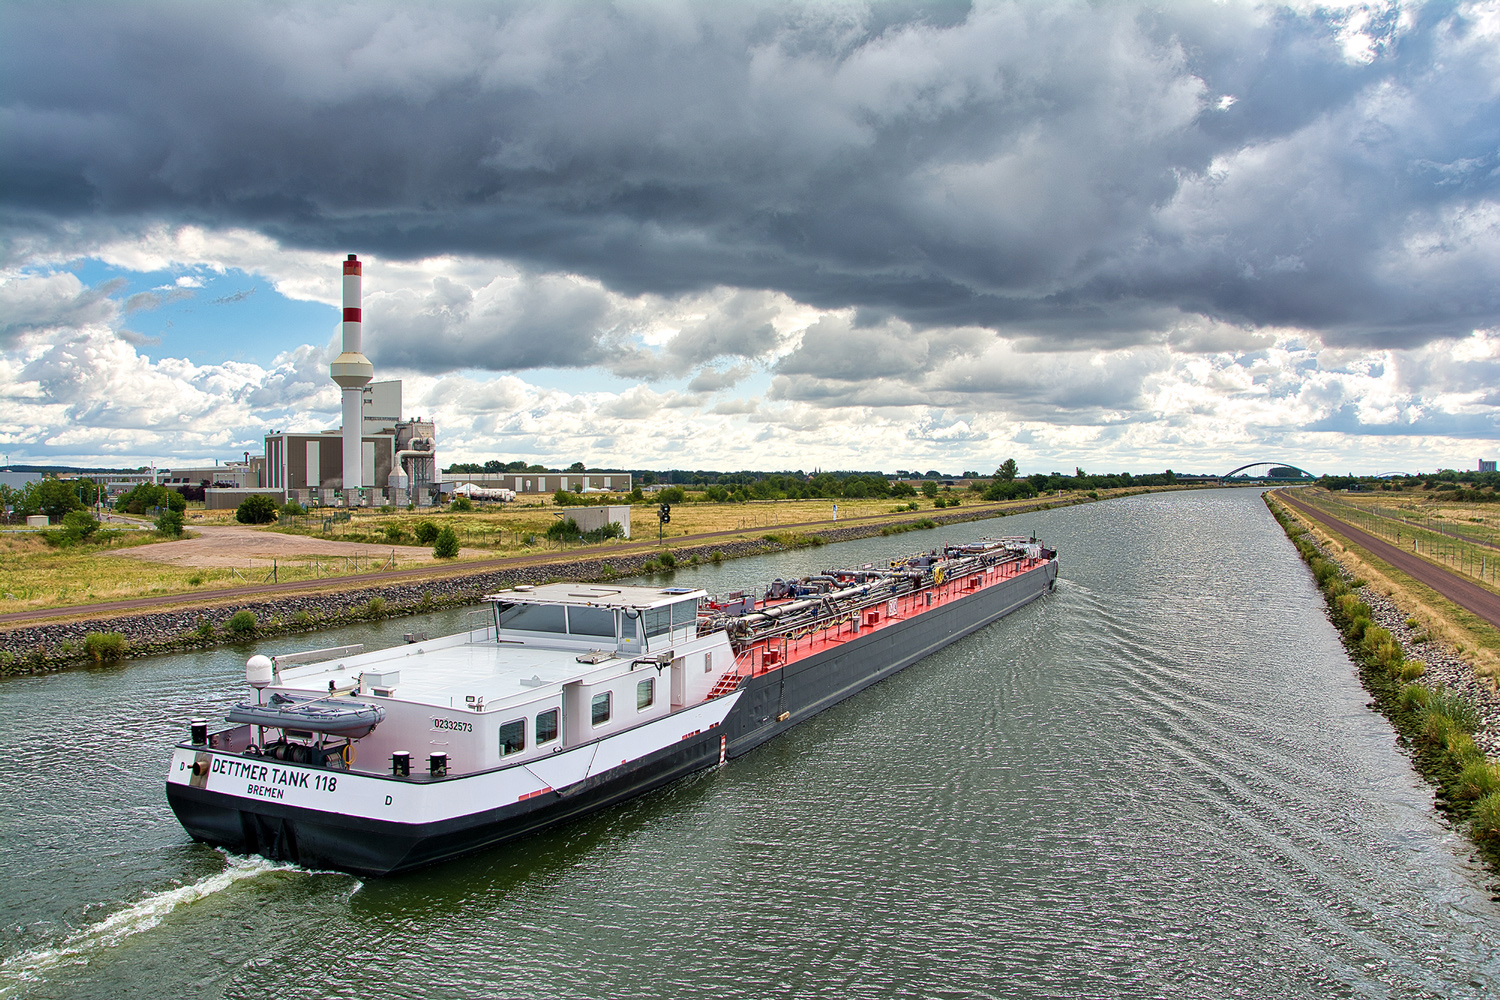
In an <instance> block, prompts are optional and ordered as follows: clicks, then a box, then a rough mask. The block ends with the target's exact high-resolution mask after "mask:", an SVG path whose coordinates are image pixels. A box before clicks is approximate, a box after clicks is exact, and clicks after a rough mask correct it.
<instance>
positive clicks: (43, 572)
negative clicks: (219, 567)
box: [0, 532, 228, 611]
mask: <svg viewBox="0 0 1500 1000" xmlns="http://www.w3.org/2000/svg"><path fill="white" fill-rule="evenodd" d="M158 540H159V539H157V538H156V536H155V535H154V534H152V533H148V532H132V533H129V534H122V535H121V536H120V537H118V538H116V539H114V540H112V541H109V542H107V543H105V544H102V545H75V546H73V547H71V548H65V549H61V548H53V547H52V546H50V545H48V544H47V543H46V542H45V541H43V540H42V537H41V536H40V535H39V534H35V533H21V532H14V533H10V532H8V533H6V534H4V535H0V581H3V583H0V610H4V611H24V610H26V609H27V608H38V607H53V606H56V605H67V604H89V603H92V602H94V601H117V600H123V599H125V598H130V597H145V596H149V595H152V594H176V593H182V592H185V591H189V590H192V589H194V585H193V584H191V583H189V582H188V581H189V578H191V577H192V576H193V575H194V574H195V573H198V572H199V571H198V570H194V569H191V568H187V567H180V566H162V565H158V564H156V563H148V562H142V561H140V560H137V559H116V558H108V557H106V556H105V553H108V552H117V551H119V550H120V549H124V548H130V547H132V546H137V545H146V544H149V543H152V542H155V541H158ZM225 575H228V574H225Z"/></svg>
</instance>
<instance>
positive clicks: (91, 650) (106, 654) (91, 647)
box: [83, 632, 129, 663]
mask: <svg viewBox="0 0 1500 1000" xmlns="http://www.w3.org/2000/svg"><path fill="white" fill-rule="evenodd" d="M128 645H129V643H127V642H126V641H125V637H124V636H123V635H121V634H120V633H119V632H90V633H89V634H88V635H86V636H84V637H83V651H84V653H85V654H87V656H88V658H89V659H91V660H93V661H94V662H95V663H113V662H114V661H115V660H118V659H120V657H122V656H124V655H125V648H126V647H127V646H128Z"/></svg>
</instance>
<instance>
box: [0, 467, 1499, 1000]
mask: <svg viewBox="0 0 1500 1000" xmlns="http://www.w3.org/2000/svg"><path fill="white" fill-rule="evenodd" d="M1032 531H1035V532H1036V533H1037V534H1039V535H1040V536H1041V537H1043V538H1044V539H1045V540H1046V541H1048V542H1049V543H1052V544H1055V545H1056V546H1057V548H1058V549H1059V550H1060V552H1061V564H1062V575H1061V579H1060V581H1059V584H1058V587H1057V590H1056V592H1055V593H1054V594H1052V595H1050V596H1049V597H1047V598H1045V599H1043V600H1041V601H1038V602H1036V603H1034V604H1032V605H1030V606H1028V607H1026V608H1024V609H1022V610H1021V611H1019V612H1017V613H1016V614H1014V615H1012V616H1011V617H1009V618H1007V619H1005V620H1003V621H1001V622H999V623H997V624H995V625H993V626H991V627H989V628H987V629H985V630H983V631H981V632H979V633H976V634H975V635H973V636H971V637H969V638H967V639H965V640H963V641H961V642H959V643H957V644H955V645H954V646H952V647H950V648H948V649H947V650H945V651H943V652H942V653H939V654H937V655H935V656H932V657H930V658H928V659H927V660H925V661H923V662H921V663H919V664H916V665H914V666H912V667H911V668H909V669H907V670H906V671H904V672H903V673H901V674H900V675H898V676H896V677H895V678H892V679H890V680H888V681H886V682H884V683H882V684H880V685H877V686H876V687H874V688H872V689H870V690H868V691H866V692H864V693H863V694H861V695H859V696H857V697H855V698H853V699H851V700H849V701H847V702H845V703H843V704H842V705H839V706H838V707H836V708H834V709H831V710H829V711H828V712H825V713H824V714H822V715H820V716H818V717H817V718H816V719H814V720H812V721H810V722H808V723H805V724H804V725H802V726H800V727H798V728H797V729H796V730H793V731H792V732H791V733H789V734H788V735H786V736H784V737H782V738H781V739H779V740H777V741H775V742H773V743H771V744H768V745H767V746H765V747H763V748H761V749H759V750H757V751H755V752H754V753H752V754H750V755H748V756H746V757H744V758H741V759H740V760H737V761H734V762H732V763H731V764H730V765H729V766H728V767H725V768H721V769H715V770H712V771H709V772H704V773H701V774H699V775H697V776H695V777H692V778H689V779H687V780H685V781H682V782H679V783H678V784H676V785H674V786H671V787H669V788H667V789H664V790H662V791H660V792H658V793H655V794H652V795H650V796H646V797H644V798H641V799H637V800H635V801H634V802H631V803H629V804H626V805H624V806H621V807H619V808H615V809H612V810H609V811H607V812H604V813H600V814H597V815H595V816H593V817H591V818H588V819H586V820H583V821H580V822H578V823H575V824H573V825H569V826H566V827H564V828H561V829H557V830H554V831H551V832H548V833H545V834H542V835H539V836H536V837H533V838H531V839H529V840H527V841H524V842H522V843H519V844H514V845H510V846H506V847H503V848H499V849H495V850H492V851H490V852H487V853H484V854H480V855H477V856H474V857H471V858H469V859H465V860H462V861H459V862H455V863H451V864H447V865H443V866H440V867H437V868H432V869H429V870H425V871H420V872H417V873H414V874H411V875H408V876H403V877H396V878H389V879H370V880H364V881H361V880H359V879H355V878H352V877H350V876H347V875H343V874H338V873H330V872H310V871H303V870H300V869H296V868H290V867H286V866H281V865H273V864H269V863H266V862H264V861H260V860H257V859H246V858H238V857H229V856H226V855H224V854H222V853H220V852H218V851H216V850H213V849H211V848H208V847H204V846H201V845H197V844H194V843H192V842H191V841H190V840H189V839H188V838H187V837H186V836H185V835H184V834H183V832H182V831H181V829H180V828H179V827H178V826H177V824H176V822H175V821H174V820H173V818H172V816H171V813H170V811H169V810H168V808H167V806H166V803H165V800H164V798H163V793H162V782H163V777H164V774H165V768H166V761H167V759H168V747H169V745H170V744H171V743H172V742H174V741H175V740H176V739H177V738H179V736H180V735H181V733H182V723H183V721H184V720H186V719H187V718H189V717H190V716H193V715H201V714H206V713H205V711H204V710H205V707H206V706H212V707H213V708H215V709H217V708H223V707H224V706H226V705H227V704H229V703H230V702H231V701H232V700H236V699H238V698H239V697H240V696H241V691H242V689H243V663H244V659H245V657H246V656H247V655H249V653H250V652H251V651H252V649H253V648H254V647H246V648H241V649H233V650H220V651H213V652H205V653H200V654H188V655H180V656H170V657H161V658H156V659H151V660H145V661H139V662H132V663H129V664H125V665H122V666H119V667H116V668H112V669H105V670H93V671H78V672H72V673H66V674H60V675H55V676H50V677H38V678H19V679H14V680H8V681H4V682H0V802H3V810H0V845H3V851H0V934H3V937H0V996H4V997H11V996H18V997H35V998H41V997H98V998H117V997H137V996H140V997H233V998H240V997H243V998H255V1000H264V998H284V1000H294V998H304V997H306V998H322V997H331V996H348V997H353V996H362V997H365V996H368V997H375V996H379V997H411V998H446V997H475V996H485V997H508V996H513V997H623V996H629V997H686V996H712V997H756V998H759V997H766V996H772V995H775V996H796V997H837V998H843V997H1007V998H1010V997H1225V996H1244V997H1317V998H1326V997H1434V998H1437V997H1443V998H1449V997H1476V998H1477V997H1494V996H1497V995H1500V954H1497V945H1500V903H1497V902H1495V900H1494V899H1493V898H1492V891H1493V888H1494V885H1493V880H1492V879H1491V877H1490V876H1488V875H1487V874H1486V873H1485V871H1484V870H1483V869H1482V868H1481V867H1480V866H1479V865H1478V864H1477V863H1476V861H1475V860H1474V859H1473V858H1472V856H1471V851H1470V849H1469V847H1468V845H1467V844H1466V842H1465V841H1464V840H1463V838H1462V837H1461V836H1459V835H1458V834H1457V833H1456V832H1455V831H1453V830H1452V829H1450V828H1449V826H1448V825H1447V824H1446V823H1445V822H1444V821H1443V820H1442V819H1441V818H1439V817H1438V816H1437V815H1436V814H1435V813H1434V811H1433V808H1432V795H1431V792H1430V790H1429V789H1428V788H1427V787H1426V786H1424V785H1423V784H1422V783H1421V781H1420V780H1418V779H1417V778H1416V777H1415V776H1414V774H1413V772H1412V770H1411V768H1410V766H1409V764H1408V761H1407V759H1406V758H1405V757H1404V756H1403V754H1402V753H1401V751H1400V750H1399V749H1398V748H1397V747H1396V745H1395V739H1394V736H1393V733H1392V731H1391V729H1390V728H1389V726H1388V725H1387V724H1386V723H1385V722H1384V721H1383V720H1382V719H1381V718H1380V717H1378V716H1376V715H1375V714H1373V713H1372V712H1371V711H1370V710H1369V709H1368V708H1366V701H1367V699H1366V696H1365V695H1364V694H1363V692H1362V691H1361V689H1360V687H1359V684H1358V681H1357V679H1356V677H1355V672H1354V668H1353V666H1352V665H1351V663H1350V662H1349V660H1348V659H1347V657H1346V656H1345V654H1344V652H1343V650H1342V648H1341V647H1340V645H1339V641H1338V638H1337V636H1336V635H1335V633H1334V630H1333V629H1332V628H1331V627H1330V626H1329V624H1328V622H1327V620H1326V619H1325V617H1324V615H1323V610H1322V604H1321V601H1320V599H1319V596H1318V594H1317V592H1316V590H1315V589H1314V588H1313V586H1312V584H1311V582H1310V580H1309V578H1308V575H1307V572H1306V570H1305V569H1304V568H1303V565H1302V564H1301V562H1299V561H1298V559H1297V556H1296V554H1295V552H1294V551H1293V549H1292V547H1291V545H1290V544H1289V543H1288V542H1287V541H1286V539H1285V538H1284V536H1283V535H1282V533H1281V531H1280V529H1279V528H1278V527H1277V526H1276V524H1275V522H1274V521H1273V520H1272V519H1271V517H1270V516H1269V514H1268V513H1267V511H1266V510H1265V507H1264V506H1263V504H1262V503H1261V500H1260V498H1259V496H1258V494H1257V493H1255V492H1254V491H1250V490H1223V491H1214V492H1195V493H1182V494H1161V495H1151V496H1140V497H1132V498H1128V499H1123V500H1115V501H1110V502H1107V503H1100V504H1096V505H1092V506H1088V507H1083V508H1074V509H1068V510H1058V511H1047V512H1040V513H1036V514H1028V515H1023V516H1019V517H1015V518H1011V519H1007V520H1001V521H988V522H980V523H978V524H968V525H959V526H955V527H952V528H945V529H939V530H936V531H930V532H913V533H910V534H904V535H898V536H894V537H891V538H875V539H868V540H865V541H861V542H851V543H846V544H843V545H840V546H830V547H826V548H821V549H811V550H803V551H801V552H797V553H790V554H786V555H780V556H775V557H767V558H758V559H752V560H741V561H737V562H733V563H725V564H724V565H722V566H719V567H703V568H700V569H694V570H685V571H681V572H678V573H677V574H676V575H675V577H673V579H672V582H673V583H674V584H676V585H695V586H704V587H706V588H708V589H709V590H711V591H722V590H728V589H732V588H735V587H738V586H744V585H748V584H751V583H764V582H766V581H768V580H769V579H770V578H772V577H774V576H778V575H786V574H791V573H801V572H806V571H809V570H816V569H820V568H823V567H824V566H826V565H833V564H837V565H854V564H859V563H864V562H872V561H877V560H883V559H887V558H889V557H891V556H894V555H900V554H904V553H907V552H909V551H913V550H915V549H917V548H920V547H931V546H932V545H934V544H936V543H938V542H939V541H940V540H957V539H966V538H972V537H976V536H978V535H980V534H982V533H986V532H989V533H1007V534H1011V533H1021V532H1025V533H1030V532H1032ZM465 617H466V616H465V615H464V614H463V613H462V612H449V613H445V614H442V615H434V616H432V617H431V618H430V619H428V620H427V621H420V620H414V619H402V620H398V621H393V622H387V623H383V624H380V625H371V626H365V627H361V628H351V629H346V630H341V631H338V632H334V633H325V634H324V635H321V636H318V637H316V638H314V639H312V640H310V641H311V642H314V643H317V644H321V645H333V644H336V643H343V642H351V641H362V642H366V643H369V644H376V643H386V644H394V643H398V642H400V641H401V633H403V632H406V631H409V630H412V629H414V628H425V629H427V630H428V631H431V632H433V633H434V634H437V633H439V632H445V631H455V630H457V629H460V628H462V627H463V625H464V622H465ZM294 644H296V640H290V641H289V640H285V639H282V640H277V641H275V642H268V643H265V644H264V649H265V651H269V652H276V651H278V650H285V649H286V648H288V646H289V645H294Z"/></svg>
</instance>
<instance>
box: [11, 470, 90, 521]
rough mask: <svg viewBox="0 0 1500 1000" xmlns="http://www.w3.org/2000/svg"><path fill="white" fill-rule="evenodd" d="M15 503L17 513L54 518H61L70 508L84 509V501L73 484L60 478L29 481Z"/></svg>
mask: <svg viewBox="0 0 1500 1000" xmlns="http://www.w3.org/2000/svg"><path fill="white" fill-rule="evenodd" d="M15 505H16V513H17V514H23V515H31V514H46V515H47V516H48V517H50V518H52V519H53V520H61V519H62V517H63V515H65V514H67V513H68V511H70V510H82V509H83V501H82V500H79V499H78V494H77V493H76V492H75V491H74V489H73V484H72V483H65V482H63V481H62V480H60V479H43V480H42V481H41V482H36V483H27V484H26V485H25V486H24V487H22V488H21V493H20V496H18V497H16V500H15Z"/></svg>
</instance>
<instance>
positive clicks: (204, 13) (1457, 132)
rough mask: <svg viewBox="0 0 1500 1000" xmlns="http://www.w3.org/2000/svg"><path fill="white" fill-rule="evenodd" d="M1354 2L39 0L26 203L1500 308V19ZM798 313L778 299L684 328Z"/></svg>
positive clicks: (1037, 309)
mask: <svg viewBox="0 0 1500 1000" xmlns="http://www.w3.org/2000/svg"><path fill="white" fill-rule="evenodd" d="M1350 16H1353V15H1350ZM1360 16H1363V15H1360ZM1344 18H1345V15H1341V14H1337V13H1328V12H1323V11H1320V12H1314V13H1296V12H1290V11H1277V10H1268V11H1258V10H1253V9H1248V8H1244V7H1237V6H1225V5H1220V4H1204V5H1201V6H1190V5H1176V4H1174V5H1169V6H1167V7H1166V8H1165V9H1156V8H1151V7H1141V8H1139V9H1137V8H1132V7H1129V6H1127V5H1125V4H1102V5H1085V4H1072V5H1054V4H1035V3H1019V4H976V5H975V6H974V7H973V8H972V9H971V8H968V7H966V6H965V5H962V4H951V3H945V4H923V3H908V4H870V5H859V4H842V5H832V4H808V5H806V6H801V7H799V6H791V5H774V6H773V5H760V6H752V5H749V4H738V3H736V4H702V5H685V4H668V3H660V4H641V5H621V6H617V7H607V6H602V5H600V4H592V3H588V4H566V3H557V4H544V3H543V4H506V5H496V4H477V3H476V4H459V3H450V4H441V5H432V6H430V7H425V8H417V7H414V6H412V5H388V4H365V5H353V4H348V5H317V6H313V5H308V6H305V7H288V6H284V5H275V6H265V5H252V4H215V5H198V4H193V5H189V4H166V5H161V4H158V5H146V4H112V5H100V4H89V5H86V6H78V5H69V4H8V5H6V6H5V7H4V8H3V9H0V38H3V39H4V41H3V42H0V44H3V46H4V49H5V53H4V54H5V58H4V59H3V60H0V132H3V134H4V135H5V136H6V141H5V142H4V143H3V144H0V212H3V213H4V220H5V223H6V225H7V228H9V229H10V230H12V231H13V232H17V233H27V234H28V238H31V239H35V240H45V239H46V232H47V231H48V230H50V229H52V228H55V227H57V226H59V225H64V224H73V225H78V224H83V223H84V222H87V221H89V220H97V219H98V218H100V217H110V218H114V219H117V220H120V222H121V224H122V225H123V224H126V223H130V222H139V221H141V220H152V219H162V220H166V221H190V222H196V223H200V224H205V225H209V226H219V225H248V226H252V227H255V228H257V229H259V230H261V231H263V232H266V233H269V234H271V235H273V236H275V237H277V238H279V239H281V240H283V241H285V242H287V243H289V244H292V245H302V246H309V247H318V248H330V249H335V248H336V249H343V248H348V247H359V248H363V249H364V250H366V251H367V252H372V253H377V254H384V255H387V256H393V257H414V256H422V255H428V254H434V253H447V252H451V253H462V254H476V255H492V256H500V257H506V258H510V259H514V260H518V261H521V262H523V263H524V264H525V265H526V266H527V267H528V268H530V269H533V270H536V271H541V272H546V271H560V272H568V273H574V274H583V275H588V276H592V277H597V278H599V279H600V280H602V281H603V282H605V283H606V284H607V285H608V286H610V287H611V288H614V289H616V290H619V291H623V292H628V293H637V292H657V293H663V294H674V293H678V292H684V291H694V290H700V289H703V288H707V287H711V286H715V285H729V286H733V287H738V288H746V289H775V290H779V291H782V292H785V293H787V294H788V295H790V296H792V297H793V298H795V299H797V300H799V301H802V302H805V303H809V304H813V305H817V306H823V307H835V306H839V307H842V306H857V307H862V308H867V309H874V310H876V311H879V312H885V313H888V314H890V315H892V316H894V317H898V318H900V319H901V320H903V321H905V322H907V323H910V324H913V325H916V326H918V327H922V326H931V325H949V326H982V327H989V328H992V329H996V330H1003V331H1006V332H1010V333H1014V332H1019V333H1023V334H1026V335H1029V336H1034V337H1037V338H1040V339H1042V340H1044V341H1046V342H1048V343H1050V344H1062V345H1073V346H1085V345H1100V344H1115V345H1118V344H1125V343H1132V342H1141V341H1144V340H1148V339H1150V336H1151V335H1152V333H1153V331H1158V330H1160V329H1161V325H1160V323H1161V317H1162V316H1163V315H1176V314H1178V313H1180V312H1187V313H1201V314H1204V315H1207V316H1210V317H1213V318H1215V319H1217V320H1221V321H1224V322H1226V323H1230V324H1245V325H1249V326H1255V325H1261V324H1278V325H1293V326H1305V327H1310V328H1314V329H1317V330H1320V331H1323V332H1324V334H1325V335H1326V337H1327V339H1329V341H1330V342H1331V343H1351V344H1353V343H1363V344H1370V343H1373V344H1384V345H1397V344H1403V345H1409V344H1414V343H1420V342H1422V341H1424V340H1428V339H1431V338H1435V337H1447V336H1454V335H1457V334H1462V333H1466V332H1467V331H1469V330H1471V329H1473V328H1474V327H1476V326H1485V325H1491V324H1494V323H1495V322H1496V317H1497V313H1500V301H1497V298H1496V295H1495V292H1494V287H1495V282H1494V277H1495V271H1496V266H1497V260H1500V250H1497V237H1496V235H1495V222H1494V218H1495V214H1494V213H1495V199H1496V191H1497V186H1500V170H1497V166H1500V153H1497V150H1500V106H1497V98H1496V96H1495V95H1496V88H1495V87H1494V81H1495V79H1496V75H1497V73H1496V56H1495V48H1496V47H1495V44H1494V39H1493V38H1486V37H1483V36H1482V32H1481V31H1479V30H1478V29H1479V28H1480V27H1481V26H1480V25H1478V24H1476V23H1475V22H1473V21H1472V20H1471V19H1470V18H1469V17H1468V15H1466V14H1465V13H1464V12H1463V11H1462V9H1461V8H1456V7H1452V6H1446V5H1433V6H1432V7H1414V8H1412V9H1410V10H1409V11H1407V12H1405V13H1404V14H1403V13H1400V12H1398V11H1397V9H1396V8H1394V7H1392V8H1387V9H1381V10H1377V11H1376V12H1375V13H1374V15H1373V16H1372V17H1370V18H1369V22H1368V24H1366V25H1364V27H1363V32H1364V34H1365V36H1367V37H1366V38H1365V41H1364V42H1359V41H1358V39H1355V40H1354V41H1353V42H1351V37H1350V36H1351V32H1350V24H1348V23H1345V20H1344ZM1361 45H1363V46H1364V47H1365V48H1366V49H1368V58H1351V57H1350V56H1349V54H1348V53H1349V52H1350V51H1353V50H1356V49H1358V48H1360V47H1361ZM542 312H544V313H545V312H546V310H545V309H543V310H542ZM749 312H751V313H753V312H754V310H753V309H751V310H749ZM552 315H553V318H567V319H569V320H577V319H582V318H586V317H580V316H576V315H575V316H569V317H560V316H559V315H558V314H557V313H553V314H552ZM413 324H414V325H413V326H412V327H411V328H412V329H413V331H414V332H417V333H421V331H422V330H423V329H425V328H424V327H422V325H421V323H420V322H418V321H417V318H416V317H414V318H413ZM510 329H513V330H514V331H516V333H515V336H514V337H511V335H510V334H495V335H494V337H496V338H499V340H498V341H496V342H495V343H494V344H493V345H492V346H495V348H496V351H497V357H503V358H505V359H509V360H514V359H516V358H521V359H523V360H525V359H530V362H531V363H543V364H556V363H561V360H560V359H564V358H573V359H576V360H578V361H582V362H585V363H586V362H587V361H588V359H589V356H590V355H589V352H590V350H591V348H590V347H589V346H588V345H587V344H583V343H580V342H577V341H576V340H569V339H560V340H559V339H553V338H552V337H551V334H550V333H549V331H551V330H553V329H555V327H553V326H549V325H548V321H547V319H546V318H545V317H543V318H541V319H539V320H538V321H537V322H536V323H534V324H532V325H530V326H525V327H513V328H510ZM768 335H769V328H767V327H765V326H764V325H763V324H760V323H757V322H755V321H754V317H753V316H750V315H747V317H746V321H745V322H744V323H742V324H739V325H738V326H736V327H735V328H734V329H729V330H726V331H723V333H722V335H720V333H718V332H716V331H713V330H697V331H688V332H685V333H684V334H683V335H681V337H680V343H679V344H677V345H676V347H678V348H680V351H681V356H680V357H676V358H674V359H672V360H673V363H675V364H676V365H678V366H679V367H691V366H692V365H693V364H695V363H704V362H707V361H709V360H711V359H712V358H713V357H731V358H732V357H738V356H750V355H749V354H747V351H748V350H749V347H748V346H747V345H757V344H760V343H761V342H762V339H763V338H764V337H766V336H768ZM508 337H510V338H511V339H508V340H507V339H506V338H508ZM381 349H382V350H383V351H387V352H390V353H389V355H388V359H389V360H390V361H391V362H392V363H394V362H396V361H397V360H398V357H399V355H400V353H401V350H402V348H401V346H400V345H399V344H382V345H381ZM412 353H413V354H414V353H415V349H414V348H413V352H412ZM668 353H670V351H669V352H668ZM804 356H806V355H805V352H804ZM402 360H403V363H404V362H405V361H410V363H413V364H416V363H417V362H418V360H419V359H417V358H416V357H415V356H414V357H412V358H406V359H402ZM473 361H474V356H473V355H470V356H469V363H473ZM423 367H429V368H430V367H431V365H430V363H429V364H427V365H423ZM842 372H843V369H836V371H835V372H831V374H838V375H839V376H840V377H842Z"/></svg>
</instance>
